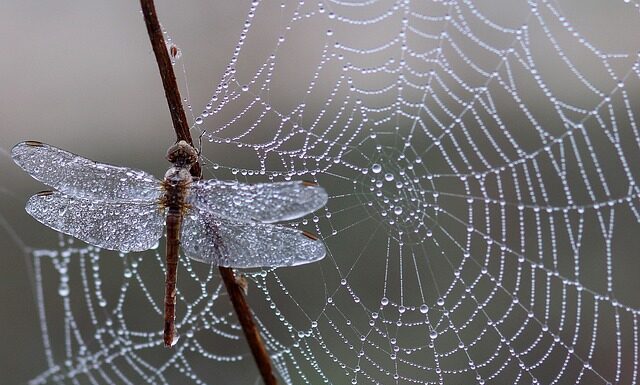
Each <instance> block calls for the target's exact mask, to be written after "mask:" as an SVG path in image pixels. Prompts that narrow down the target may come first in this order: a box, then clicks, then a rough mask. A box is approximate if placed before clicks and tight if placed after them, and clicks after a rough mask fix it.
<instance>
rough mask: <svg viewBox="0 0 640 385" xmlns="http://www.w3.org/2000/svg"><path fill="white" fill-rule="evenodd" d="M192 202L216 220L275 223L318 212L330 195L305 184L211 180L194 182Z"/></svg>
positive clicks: (301, 182)
mask: <svg viewBox="0 0 640 385" xmlns="http://www.w3.org/2000/svg"><path fill="white" fill-rule="evenodd" d="M189 199H190V203H191V204H192V205H193V206H195V207H198V208H200V209H201V210H208V211H212V212H214V213H215V214H216V215H217V216H221V217H225V218H229V219H233V220H236V221H247V222H248V221H258V222H264V223H273V222H281V221H288V220H291V219H296V218H300V217H301V216H304V215H306V214H309V213H312V212H314V211H316V210H318V209H319V208H321V207H322V206H324V205H325V204H326V203H327V192H326V191H325V190H324V189H323V188H322V187H320V186H318V185H316V184H314V183H310V182H305V181H292V182H277V183H258V184H245V183H239V182H233V181H220V180H214V179H210V180H205V181H197V182H194V183H193V184H192V186H191V194H190V198H189Z"/></svg>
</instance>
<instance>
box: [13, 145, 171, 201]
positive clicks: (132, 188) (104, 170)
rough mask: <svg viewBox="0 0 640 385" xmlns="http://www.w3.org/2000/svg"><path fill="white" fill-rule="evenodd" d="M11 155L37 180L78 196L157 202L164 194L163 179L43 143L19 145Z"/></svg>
mask: <svg viewBox="0 0 640 385" xmlns="http://www.w3.org/2000/svg"><path fill="white" fill-rule="evenodd" d="M11 157H12V158H13V160H14V162H16V164H18V166H20V167H22V168H23V169H24V170H25V171H26V172H28V173H29V174H30V175H31V176H32V177H34V178H35V179H37V180H39V181H41V182H43V183H45V184H47V185H49V186H51V187H53V188H55V189H56V190H59V191H61V192H63V193H65V194H67V195H71V196H74V197H78V198H87V199H91V198H94V199H100V200H109V201H119V200H131V199H137V200H148V201H151V200H154V201H155V200H157V199H158V198H159V197H160V195H161V194H162V190H161V187H160V181H158V180H157V179H155V178H154V177H153V176H152V175H150V174H148V173H146V172H144V171H140V170H134V169H131V168H126V167H118V166H112V165H108V164H104V163H96V162H94V161H92V160H90V159H87V158H83V157H81V156H79V155H75V154H72V153H70V152H67V151H64V150H61V149H59V148H56V147H53V146H49V145H48V144H44V143H40V142H35V141H27V142H22V143H18V144H16V145H15V146H14V147H13V149H12V150H11Z"/></svg>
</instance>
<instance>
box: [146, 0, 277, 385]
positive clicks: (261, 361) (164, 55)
mask: <svg viewBox="0 0 640 385" xmlns="http://www.w3.org/2000/svg"><path fill="white" fill-rule="evenodd" d="M140 5H141V6H142V13H143V15H144V22H145V24H146V25H147V32H148V33H149V39H150V40H151V46H152V47H153V53H154V54H155V56H156V61H157V63H158V69H159V70H160V76H161V77H162V85H163V86H164V93H165V95H166V97H167V103H168V104H169V111H170V112H171V120H172V121H173V128H174V130H175V132H176V136H177V139H178V140H185V141H187V142H188V143H189V144H191V145H193V140H192V139H191V133H190V131H189V125H188V124H187V117H186V114H185V113H184V109H183V108H182V99H181V97H180V90H179V89H178V83H177V82H176V76H175V74H174V72H173V66H172V65H171V59H170V58H169V53H168V50H167V46H166V43H165V40H164V36H163V34H162V28H161V27H160V22H159V21H158V16H157V14H156V10H155V6H154V4H153V0H140ZM191 174H192V175H193V176H194V177H197V178H200V177H202V171H201V167H200V163H196V164H195V165H194V166H193V167H192V168H191ZM220 275H221V276H222V280H223V281H224V284H225V286H226V287H227V292H228V293H229V298H230V299H231V302H232V303H233V307H234V309H235V311H236V314H237V316H238V320H239V321H240V325H242V330H243V331H244V335H245V337H246V338H247V342H248V343H249V347H250V348H251V353H252V354H253V358H254V359H255V361H256V364H257V365H258V369H259V370H260V374H261V375H262V379H263V380H264V382H265V384H266V385H275V384H277V381H276V377H275V376H274V374H273V368H272V366H271V358H270V357H269V354H268V353H267V349H266V347H265V345H264V342H263V341H262V338H261V337H260V333H259V331H258V328H257V327H256V324H255V322H254V321H253V317H252V315H251V309H250V308H249V304H247V301H246V299H245V297H244V294H243V291H242V288H241V287H240V286H239V285H238V283H237V282H236V279H235V275H234V273H233V270H232V269H230V268H226V267H220Z"/></svg>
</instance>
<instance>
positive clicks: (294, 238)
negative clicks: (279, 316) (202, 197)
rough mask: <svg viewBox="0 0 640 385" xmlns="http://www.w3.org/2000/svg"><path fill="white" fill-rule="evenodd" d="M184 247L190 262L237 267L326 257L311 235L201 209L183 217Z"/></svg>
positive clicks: (309, 260) (280, 264) (308, 261)
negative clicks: (232, 218) (228, 217)
mask: <svg viewBox="0 0 640 385" xmlns="http://www.w3.org/2000/svg"><path fill="white" fill-rule="evenodd" d="M181 246H182V251H183V252H184V253H185V255H187V256H188V257H189V258H191V259H195V260H197V261H200V262H205V263H212V264H214V265H218V266H225V267H235V268H252V267H281V266H296V265H302V264H305V263H310V262H315V261H318V260H320V259H322V258H324V256H325V254H326V250H325V247H324V244H323V243H322V241H320V240H319V239H318V238H316V237H314V236H313V235H312V234H310V233H307V232H304V231H301V230H297V229H293V228H290V227H283V226H278V225H271V224H267V223H258V222H238V221H234V220H231V219H227V218H220V217H216V216H214V215H213V214H212V213H211V212H209V211H203V210H198V209H193V210H191V211H190V212H189V213H188V214H186V215H185V217H184V223H183V228H182V241H181Z"/></svg>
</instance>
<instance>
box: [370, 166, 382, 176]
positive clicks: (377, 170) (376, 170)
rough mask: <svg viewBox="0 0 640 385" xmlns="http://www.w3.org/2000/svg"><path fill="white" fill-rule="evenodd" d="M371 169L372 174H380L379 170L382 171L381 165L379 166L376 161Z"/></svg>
mask: <svg viewBox="0 0 640 385" xmlns="http://www.w3.org/2000/svg"><path fill="white" fill-rule="evenodd" d="M371 171H373V173H374V174H380V172H381V171H382V166H380V165H379V164H378V163H374V164H373V165H372V166H371Z"/></svg>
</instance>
